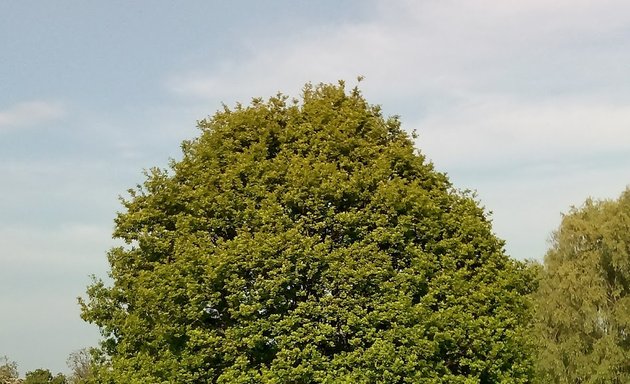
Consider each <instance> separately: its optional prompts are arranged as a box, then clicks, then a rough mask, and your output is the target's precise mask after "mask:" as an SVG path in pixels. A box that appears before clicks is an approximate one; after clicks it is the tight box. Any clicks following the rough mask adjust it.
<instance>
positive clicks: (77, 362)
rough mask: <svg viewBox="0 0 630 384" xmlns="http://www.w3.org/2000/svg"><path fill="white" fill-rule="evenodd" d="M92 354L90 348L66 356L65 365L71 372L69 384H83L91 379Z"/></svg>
mask: <svg viewBox="0 0 630 384" xmlns="http://www.w3.org/2000/svg"><path fill="white" fill-rule="evenodd" d="M92 352H93V351H92V349H91V348H83V349H79V350H77V351H74V352H72V353H71V354H70V356H68V360H67V361H66V363H67V365H68V368H70V371H71V374H70V377H69V378H68V382H69V383H70V384H79V383H85V382H87V380H88V379H90V378H91V377H92Z"/></svg>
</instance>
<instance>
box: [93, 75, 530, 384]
mask: <svg viewBox="0 0 630 384" xmlns="http://www.w3.org/2000/svg"><path fill="white" fill-rule="evenodd" d="M199 127H200V129H201V135H200V137H198V138H197V139H194V140H191V141H187V142H184V143H183V145H182V148H183V158H182V159H181V160H179V161H173V162H172V164H171V170H170V171H166V170H160V169H152V170H151V171H150V172H148V173H147V178H146V180H145V181H144V183H143V185H141V186H138V188H136V189H132V190H130V191H129V194H130V197H128V198H126V199H124V201H123V204H124V211H123V212H121V213H120V214H119V215H118V217H117V218H116V229H115V232H114V235H115V236H116V237H118V238H120V239H122V240H124V241H125V242H126V243H127V245H126V246H124V247H119V248H114V249H112V250H111V251H110V253H109V262H110V265H111V278H112V281H113V283H112V285H106V284H105V283H104V282H102V281H95V282H94V284H93V285H91V286H90V287H89V289H88V298H87V299H85V300H84V301H82V316H83V318H84V319H85V320H87V321H89V322H92V323H95V324H97V325H98V326H99V327H100V329H101V331H102V334H103V336H104V340H103V343H102V347H103V353H104V356H103V359H102V360H103V363H102V366H101V369H100V370H97V371H96V372H95V373H96V375H97V377H99V380H100V381H101V382H109V383H111V382H113V383H149V382H150V383H162V382H169V383H215V382H216V383H377V382H380V383H499V382H506V383H525V382H528V379H529V375H530V371H531V364H530V358H529V355H528V353H529V351H528V349H527V346H526V345H525V343H524V336H523V332H522V331H523V324H525V323H526V322H527V316H528V311H527V305H526V304H527V302H526V300H525V298H524V295H525V294H527V293H528V292H529V291H530V290H531V282H530V281H531V279H530V276H529V275H528V272H527V271H526V269H525V267H524V266H523V265H522V264H521V263H519V262H515V261H513V260H511V259H510V258H508V257H507V256H506V255H505V253H504V251H503V243H502V241H500V240H499V239H497V238H496V237H495V235H494V234H493V233H492V229H491V223H490V221H489V220H488V219H487V218H486V217H485V214H484V210H483V209H482V208H481V207H480V206H479V205H478V204H477V202H476V201H475V199H474V197H473V196H471V195H470V194H468V193H462V192H458V191H456V190H455V189H454V188H453V186H452V185H451V183H450V182H449V180H448V179H447V177H446V176H445V175H444V174H443V173H439V172H437V171H435V170H434V168H433V165H432V164H431V163H429V162H427V161H426V160H425V158H424V156H422V155H421V154H420V153H418V152H417V151H416V150H415V149H414V146H413V142H412V140H411V138H410V137H409V136H408V134H406V133H405V132H404V131H403V130H402V129H401V126H400V122H399V121H398V119H396V118H384V117H383V116H382V114H381V111H380V109H379V107H377V106H373V105H370V104H368V103H367V102H366V101H365V99H364V98H363V97H362V95H361V93H360V92H359V91H358V90H357V89H356V88H355V89H353V90H350V91H346V89H345V88H344V86H343V84H342V83H340V84H339V85H319V86H311V85H307V86H306V87H305V89H304V91H303V94H302V98H301V100H293V101H290V100H288V99H287V98H286V97H284V96H282V95H279V96H277V97H272V98H270V99H269V100H268V101H263V100H262V99H254V100H253V101H252V103H251V105H249V106H242V105H237V106H236V108H234V109H229V108H228V107H225V108H224V109H223V110H222V111H219V112H218V113H216V114H215V115H214V116H213V117H211V118H208V119H205V120H202V121H200V122H199Z"/></svg>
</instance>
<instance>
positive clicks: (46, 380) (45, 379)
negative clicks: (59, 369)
mask: <svg viewBox="0 0 630 384" xmlns="http://www.w3.org/2000/svg"><path fill="white" fill-rule="evenodd" d="M67 382H68V381H67V380H66V376H64V375H63V374H61V373H58V374H57V375H55V376H53V374H52V373H51V372H50V371H49V370H48V369H36V370H34V371H31V372H26V378H25V379H24V381H23V382H22V384H67Z"/></svg>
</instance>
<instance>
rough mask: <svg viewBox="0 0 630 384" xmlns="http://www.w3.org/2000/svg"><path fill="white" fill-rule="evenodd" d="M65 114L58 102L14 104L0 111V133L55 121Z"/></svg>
mask: <svg viewBox="0 0 630 384" xmlns="http://www.w3.org/2000/svg"><path fill="white" fill-rule="evenodd" d="M65 114H66V110H65V108H64V106H63V105H62V104H61V103H58V102H47V101H30V102H24V103H19V104H15V105H13V106H11V107H9V108H6V109H4V110H0V132H2V131H6V130H9V129H13V128H18V127H26V126H33V125H38V124H42V123H45V122H48V121H52V120H57V119H60V118H62V117H64V116H65Z"/></svg>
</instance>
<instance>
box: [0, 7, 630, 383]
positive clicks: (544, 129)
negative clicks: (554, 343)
mask: <svg viewBox="0 0 630 384" xmlns="http://www.w3.org/2000/svg"><path fill="white" fill-rule="evenodd" d="M0 47H1V48H2V52H3V54H2V57H1V59H0V178H1V180H2V188H1V189H0V244H1V245H2V247H1V249H0V263H1V264H0V292H1V294H0V308H2V309H1V311H2V316H0V356H1V355H3V354H6V355H8V356H9V357H10V358H11V359H12V360H16V361H17V362H18V363H19V365H20V371H21V372H22V374H23V373H24V372H25V371H28V370H33V369H36V368H39V367H46V368H50V369H52V370H55V371H65V370H66V367H65V360H66V357H67V356H68V354H69V353H70V352H72V351H73V350H75V349H78V348H82V347H86V346H90V345H95V344H96V343H97V340H98V330H97V329H96V328H94V327H93V326H91V325H87V324H84V323H83V322H82V321H81V320H80V318H79V309H78V306H77V304H76V297H77V296H79V295H82V294H83V292H84V290H85V287H86V285H87V284H88V283H89V278H88V276H89V275H90V274H96V275H97V276H105V275H106V271H107V263H106V258H105V257H106V256H105V255H106V251H107V250H108V248H110V247H111V246H113V245H115V244H116V242H115V240H113V239H112V238H111V232H112V229H113V218H114V216H115V213H116V211H117V210H119V209H120V205H119V203H118V196H119V195H121V194H124V193H125V191H126V190H127V189H128V188H130V187H133V186H134V185H135V184H137V183H139V182H141V181H142V180H143V177H142V170H143V169H144V168H148V167H151V166H165V165H166V164H167V163H168V159H169V158H177V157H178V156H179V143H180V142H181V141H182V140H184V139H187V138H192V137H194V136H196V135H197V130H196V128H195V124H196V121H197V120H200V119H202V118H204V117H206V116H208V115H211V114H213V113H214V111H215V110H217V109H219V108H220V104H221V102H225V103H226V104H228V105H229V104H233V103H234V102H236V101H243V102H247V101H248V100H249V99H251V97H254V96H263V97H266V96H270V95H273V94H275V93H276V92H277V91H282V92H284V93H286V94H289V95H297V94H299V90H300V89H301V88H302V86H303V84H304V83H305V82H307V81H312V82H320V81H323V82H330V81H336V80H338V79H346V80H348V81H349V82H350V83H353V81H354V79H355V78H356V77H357V76H358V75H363V76H365V77H366V79H365V81H364V82H362V89H363V90H364V94H365V95H366V97H367V99H368V100H369V101H370V102H372V103H377V104H381V105H382V106H383V110H384V111H385V113H387V114H392V115H393V114H396V115H400V116H401V120H402V122H403V126H404V127H405V128H406V129H408V130H409V131H411V130H413V129H415V130H417V132H418V134H419V138H418V142H417V144H418V147H419V148H420V149H421V151H422V152H423V153H425V154H426V155H427V157H428V158H429V159H431V160H432V161H433V162H434V163H435V165H436V167H437V168H438V169H439V170H441V171H445V172H447V173H448V174H449V175H450V177H451V179H452V180H453V182H454V183H455V184H456V186H458V187H460V188H470V189H474V190H477V192H478V195H479V198H480V199H481V201H482V203H483V204H484V205H485V206H486V207H487V209H488V210H489V211H492V212H493V216H492V217H493V220H494V229H495V231H496V232H497V234H498V235H499V236H500V237H501V238H503V239H505V240H506V249H507V252H508V253H509V254H510V255H512V256H514V257H516V258H519V259H524V258H535V259H541V258H542V257H543V255H544V252H545V249H546V247H547V239H548V238H549V235H550V233H551V231H552V230H553V229H554V228H555V227H557V225H558V224H559V221H560V217H561V216H560V213H561V212H563V211H567V209H568V208H569V206H571V205H579V204H581V202H582V201H584V199H585V198H586V197H588V196H593V197H596V198H613V197H616V196H618V195H619V193H621V191H622V190H623V189H624V188H625V187H626V186H627V185H628V184H629V182H630V179H629V177H628V176H629V175H630V66H628V63H630V4H628V3H627V2H624V1H612V0H610V1H609V0H600V1H583V0H573V1H565V0H558V1H554V2H549V1H543V0H529V1H502V2H497V1H488V0H472V1H466V2H453V1H430V0H427V1H411V0H409V1H404V0H387V1H386V0H370V1H343V0H341V1H340V0H336V1H319V2H313V1H288V0H287V1H270V2H257V1H233V2H218V1H188V2H173V1H150V2H149V1H136V2H128V1H107V2H85V1H78V0H76V1H69V0H59V1H55V2H46V1H28V0H24V1H19V2H8V1H6V2H1V3H0Z"/></svg>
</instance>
